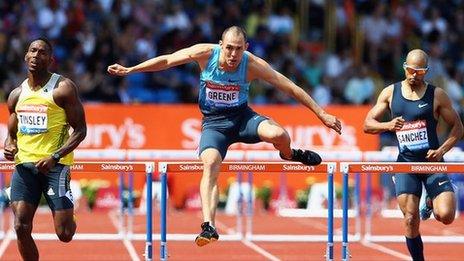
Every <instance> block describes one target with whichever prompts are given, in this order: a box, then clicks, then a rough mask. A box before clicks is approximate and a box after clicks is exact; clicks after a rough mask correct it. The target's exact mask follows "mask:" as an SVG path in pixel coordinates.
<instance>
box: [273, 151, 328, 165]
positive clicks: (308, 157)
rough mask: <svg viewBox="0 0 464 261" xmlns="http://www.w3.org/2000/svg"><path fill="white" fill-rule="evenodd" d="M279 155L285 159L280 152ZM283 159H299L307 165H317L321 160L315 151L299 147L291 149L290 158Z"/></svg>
mask: <svg viewBox="0 0 464 261" xmlns="http://www.w3.org/2000/svg"><path fill="white" fill-rule="evenodd" d="M280 157H281V158H282V159H285V158H284V157H282V154H281V155H280ZM285 160H291V161H299V162H301V163H303V164H305V165H309V166H315V165H319V164H321V162H322V159H321V156H319V154H317V153H316V152H314V151H311V150H300V149H292V158H291V159H285Z"/></svg>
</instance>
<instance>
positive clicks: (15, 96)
mask: <svg viewBox="0 0 464 261" xmlns="http://www.w3.org/2000/svg"><path fill="white" fill-rule="evenodd" d="M21 91H22V87H21V86H18V87H16V88H14V89H13V90H12V91H11V92H10V94H9V95H8V100H7V105H8V110H9V111H10V112H11V111H14V108H15V107H16V103H18V100H19V96H20V95H21Z"/></svg>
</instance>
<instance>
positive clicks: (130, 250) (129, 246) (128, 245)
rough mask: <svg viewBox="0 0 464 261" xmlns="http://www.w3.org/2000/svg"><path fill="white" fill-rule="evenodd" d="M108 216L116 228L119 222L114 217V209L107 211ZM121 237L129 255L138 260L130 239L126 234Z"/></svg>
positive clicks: (133, 259)
mask: <svg viewBox="0 0 464 261" xmlns="http://www.w3.org/2000/svg"><path fill="white" fill-rule="evenodd" d="M108 216H109V218H110V220H111V223H113V226H114V227H115V228H116V229H117V228H118V224H119V222H118V219H117V218H116V214H115V212H114V211H110V212H108ZM120 233H121V231H120ZM123 238H124V239H123V240H122V243H123V244H124V246H125V247H126V249H127V252H128V253H129V256H130V257H131V259H132V261H140V258H139V256H138V255H137V251H135V248H134V245H133V244H132V242H131V241H130V240H128V239H127V237H126V236H123Z"/></svg>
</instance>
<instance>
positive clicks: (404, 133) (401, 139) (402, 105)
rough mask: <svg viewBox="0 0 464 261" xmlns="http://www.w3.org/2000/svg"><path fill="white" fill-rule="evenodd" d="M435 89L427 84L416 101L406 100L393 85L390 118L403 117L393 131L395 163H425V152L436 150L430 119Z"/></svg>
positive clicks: (434, 122)
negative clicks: (395, 151) (395, 140)
mask: <svg viewBox="0 0 464 261" xmlns="http://www.w3.org/2000/svg"><path fill="white" fill-rule="evenodd" d="M434 93H435V86H433V85H430V84H427V89H426V90H425V93H424V96H423V97H422V98H421V99H419V100H416V101H413V100H408V99H406V98H404V97H403V95H402V93H401V82H399V83H395V84H394V85H393V97H392V101H391V112H392V117H393V118H395V117H399V116H403V119H404V120H405V124H404V126H403V128H402V129H401V130H399V131H397V132H396V137H397V139H398V150H399V155H398V161H402V162H404V161H418V162H421V161H425V156H426V155H427V151H428V150H429V149H437V148H438V147H439V144H438V137H437V120H436V119H435V117H434V116H433V98H434Z"/></svg>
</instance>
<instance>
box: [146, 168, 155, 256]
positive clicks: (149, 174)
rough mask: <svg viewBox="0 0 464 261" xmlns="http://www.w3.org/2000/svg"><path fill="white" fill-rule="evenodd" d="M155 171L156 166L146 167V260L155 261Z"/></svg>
mask: <svg viewBox="0 0 464 261" xmlns="http://www.w3.org/2000/svg"><path fill="white" fill-rule="evenodd" d="M153 169H154V165H151V164H147V166H146V184H147V195H146V197H147V200H146V204H147V206H146V212H147V213H146V215H147V217H146V219H147V224H146V225H147V228H146V229H147V231H146V241H145V260H146V261H151V260H153V223H152V222H153V209H152V206H153V202H152V195H153V192H152V182H153Z"/></svg>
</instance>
